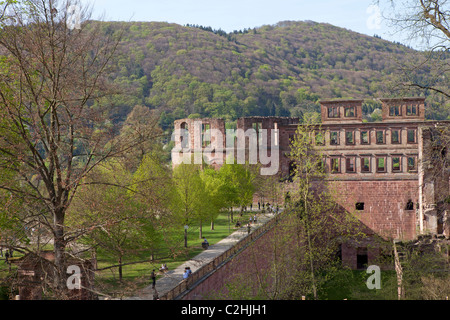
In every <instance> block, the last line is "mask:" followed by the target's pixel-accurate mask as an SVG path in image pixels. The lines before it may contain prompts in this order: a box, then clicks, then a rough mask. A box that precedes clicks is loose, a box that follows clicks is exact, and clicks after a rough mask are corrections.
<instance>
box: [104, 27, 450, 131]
mask: <svg viewBox="0 0 450 320" xmlns="http://www.w3.org/2000/svg"><path fill="white" fill-rule="evenodd" d="M102 24H103V30H104V32H105V35H111V34H115V33H119V32H123V36H122V41H121V42H120V46H119V48H118V52H117V62H116V64H115V65H116V66H117V68H116V70H115V71H114V73H113V74H112V77H113V79H114V82H115V83H116V84H117V85H120V87H122V88H126V93H127V95H126V97H125V98H124V96H120V98H117V99H113V101H112V104H113V107H112V111H113V112H112V116H113V117H114V120H115V121H119V122H120V121H122V120H123V119H125V117H126V115H127V113H128V112H129V111H130V110H131V109H132V108H133V107H134V106H135V105H144V106H147V107H149V108H150V109H155V110H157V111H158V112H159V113H160V115H161V117H160V125H161V126H162V127H163V128H164V129H167V128H170V127H171V125H172V123H173V120H175V119H179V118H185V117H221V118H225V119H228V120H230V121H232V120H234V119H236V118H238V117H242V116H295V117H302V115H303V114H304V113H305V112H310V111H317V110H318V104H317V101H318V100H319V99H332V98H363V99H367V102H366V104H365V105H364V110H365V111H366V113H368V114H369V116H370V112H372V111H373V110H374V108H376V107H377V103H376V101H375V99H376V98H380V97H397V96H399V95H404V94H405V92H399V91H396V90H394V88H395V84H396V83H397V82H398V81H397V79H398V75H399V72H400V70H401V66H402V65H403V64H404V63H407V62H408V61H415V59H418V56H419V55H421V54H422V53H421V52H418V51H415V50H413V49H411V48H409V47H407V46H404V45H402V44H400V43H392V42H389V41H386V40H383V39H381V38H380V37H379V36H376V35H374V36H373V37H371V36H367V35H363V34H359V33H356V32H353V31H350V30H347V29H343V28H338V27H335V26H332V25H330V24H324V23H316V22H312V21H305V22H290V21H286V22H280V23H278V24H276V25H266V26H262V27H259V28H254V29H246V30H243V31H235V32H232V33H226V32H224V31H222V30H213V29H212V28H210V27H203V26H196V25H186V26H181V25H177V24H169V23H164V22H102ZM415 72H417V75H416V76H417V77H418V78H421V79H424V81H426V79H427V77H428V74H427V72H428V70H427V69H426V68H423V69H417V70H416V71H415ZM406 94H407V95H408V96H416V95H425V96H427V104H428V106H427V115H426V116H427V118H428V119H446V118H447V117H448V108H449V105H448V104H446V102H445V101H443V100H440V98H439V97H436V96H433V95H432V94H431V93H430V92H426V91H424V90H418V91H415V92H414V91H412V92H411V91H410V92H407V93H406Z"/></svg>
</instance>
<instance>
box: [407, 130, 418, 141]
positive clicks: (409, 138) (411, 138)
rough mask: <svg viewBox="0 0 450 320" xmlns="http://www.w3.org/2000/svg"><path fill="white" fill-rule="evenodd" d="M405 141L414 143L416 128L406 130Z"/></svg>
mask: <svg viewBox="0 0 450 320" xmlns="http://www.w3.org/2000/svg"><path fill="white" fill-rule="evenodd" d="M407 141H408V143H416V142H417V141H416V130H415V129H408V131H407Z"/></svg>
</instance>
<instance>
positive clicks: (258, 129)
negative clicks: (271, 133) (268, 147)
mask: <svg viewBox="0 0 450 320" xmlns="http://www.w3.org/2000/svg"><path fill="white" fill-rule="evenodd" d="M252 126H253V130H255V132H256V136H257V137H258V138H257V139H258V145H262V143H263V141H262V123H261V122H254V123H253V124H252Z"/></svg>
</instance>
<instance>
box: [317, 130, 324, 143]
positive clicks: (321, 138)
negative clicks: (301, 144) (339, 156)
mask: <svg viewBox="0 0 450 320" xmlns="http://www.w3.org/2000/svg"><path fill="white" fill-rule="evenodd" d="M315 142H316V146H323V145H324V144H325V137H324V134H323V132H321V131H318V132H316V133H315Z"/></svg>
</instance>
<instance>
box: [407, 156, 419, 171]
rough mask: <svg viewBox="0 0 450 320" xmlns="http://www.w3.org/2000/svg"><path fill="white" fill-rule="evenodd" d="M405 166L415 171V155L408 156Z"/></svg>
mask: <svg viewBox="0 0 450 320" xmlns="http://www.w3.org/2000/svg"><path fill="white" fill-rule="evenodd" d="M407 166H408V171H409V172H412V171H417V157H416V156H408V158H407Z"/></svg>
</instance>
